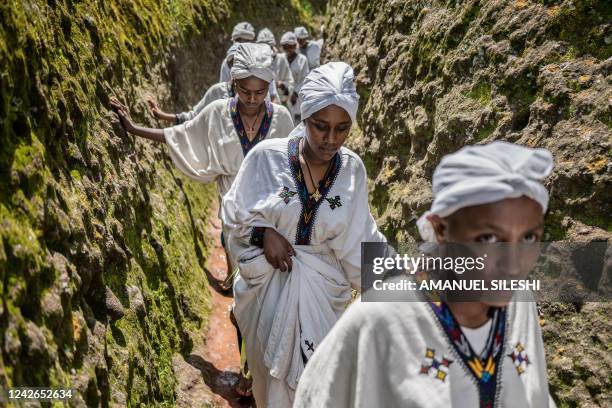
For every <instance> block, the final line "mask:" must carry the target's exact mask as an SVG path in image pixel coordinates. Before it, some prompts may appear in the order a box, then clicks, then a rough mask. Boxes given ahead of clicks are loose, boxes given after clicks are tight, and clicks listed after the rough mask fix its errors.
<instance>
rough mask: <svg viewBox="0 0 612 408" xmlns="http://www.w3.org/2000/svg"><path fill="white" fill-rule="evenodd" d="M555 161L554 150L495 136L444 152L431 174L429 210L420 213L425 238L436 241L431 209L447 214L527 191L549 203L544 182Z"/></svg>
mask: <svg viewBox="0 0 612 408" xmlns="http://www.w3.org/2000/svg"><path fill="white" fill-rule="evenodd" d="M553 166H554V162H553V157H552V154H551V153H550V152H549V151H548V150H546V149H534V148H530V147H526V146H520V145H517V144H513V143H508V142H502V141H495V142H492V143H489V144H486V145H478V146H466V147H464V148H462V149H460V150H458V151H457V152H455V153H452V154H449V155H446V156H444V157H443V158H442V160H441V161H440V164H438V167H436V170H435V171H434V174H433V194H434V200H433V203H432V205H431V209H430V210H429V211H427V212H426V213H425V214H423V215H422V216H421V218H419V220H418V221H417V226H418V228H419V233H420V234H421V237H422V238H423V240H425V241H428V242H436V236H435V233H434V230H433V226H432V225H431V222H430V221H429V220H428V219H427V217H428V216H429V215H430V214H436V215H438V216H440V217H446V216H449V215H451V214H452V213H454V212H455V211H457V210H459V209H461V208H465V207H471V206H475V205H482V204H490V203H494V202H496V201H500V200H504V199H507V198H517V197H521V196H527V197H529V198H531V199H532V200H534V201H536V202H537V203H538V204H540V206H541V207H542V213H545V212H546V209H547V208H548V191H547V190H546V188H545V187H544V186H543V185H542V184H541V183H540V181H541V180H543V179H544V178H545V177H546V176H548V175H549V174H550V172H551V171H552V169H553Z"/></svg>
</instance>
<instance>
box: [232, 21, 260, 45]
mask: <svg viewBox="0 0 612 408" xmlns="http://www.w3.org/2000/svg"><path fill="white" fill-rule="evenodd" d="M239 38H244V39H245V40H248V41H253V40H254V39H255V28H253V26H252V25H251V23H248V22H246V21H243V22H242V23H238V24H236V25H235V26H234V29H233V30H232V41H236V40H237V39H239Z"/></svg>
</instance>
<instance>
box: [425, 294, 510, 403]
mask: <svg viewBox="0 0 612 408" xmlns="http://www.w3.org/2000/svg"><path fill="white" fill-rule="evenodd" d="M428 303H429V305H430V307H431V309H432V311H433V313H434V315H435V316H436V318H437V320H438V322H439V323H440V326H441V327H442V329H443V331H444V333H445V334H446V336H447V338H448V340H449V342H450V343H451V345H452V347H453V349H454V351H455V352H456V354H457V355H458V356H459V357H460V358H461V362H462V363H463V366H464V367H465V368H466V369H467V371H468V372H469V373H470V374H471V376H472V378H473V379H474V380H475V383H476V385H477V387H478V394H479V400H480V405H479V406H480V408H493V407H495V406H496V404H497V395H498V388H499V387H498V383H499V382H500V381H499V378H500V375H501V368H500V364H501V358H502V356H503V354H504V353H503V349H504V340H505V334H506V320H507V319H506V315H507V311H506V308H501V309H500V308H491V309H490V311H489V313H490V317H491V319H493V321H492V323H491V329H490V331H489V335H488V336H487V342H486V345H485V349H484V351H483V352H482V353H481V354H480V355H479V354H478V353H476V352H475V351H474V349H473V348H472V346H471V345H470V343H469V341H468V340H467V338H466V337H465V334H464V333H463V331H462V330H461V327H460V325H459V323H458V322H457V320H456V319H455V316H453V314H452V312H451V310H450V308H449V307H448V306H447V304H446V303H444V302H440V301H432V300H429V301H428Z"/></svg>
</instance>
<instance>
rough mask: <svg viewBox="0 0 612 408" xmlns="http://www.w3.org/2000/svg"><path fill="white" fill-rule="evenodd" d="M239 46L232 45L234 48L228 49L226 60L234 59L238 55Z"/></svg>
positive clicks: (236, 44)
mask: <svg viewBox="0 0 612 408" xmlns="http://www.w3.org/2000/svg"><path fill="white" fill-rule="evenodd" d="M238 44H239V43H235V44H232V46H231V47H229V48H228V49H227V54H225V58H230V57H233V56H234V55H236V50H237V49H238Z"/></svg>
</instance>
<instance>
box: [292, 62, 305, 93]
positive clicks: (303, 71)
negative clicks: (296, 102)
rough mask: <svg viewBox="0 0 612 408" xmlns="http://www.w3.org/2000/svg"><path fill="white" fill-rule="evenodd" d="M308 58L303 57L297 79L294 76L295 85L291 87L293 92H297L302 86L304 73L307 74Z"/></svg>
mask: <svg viewBox="0 0 612 408" xmlns="http://www.w3.org/2000/svg"><path fill="white" fill-rule="evenodd" d="M308 72H309V70H308V59H306V58H304V61H303V64H301V67H300V71H299V77H300V78H299V80H298V79H297V78H294V80H295V86H294V88H293V92H295V93H299V92H300V89H301V88H302V83H303V82H304V78H306V75H308Z"/></svg>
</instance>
